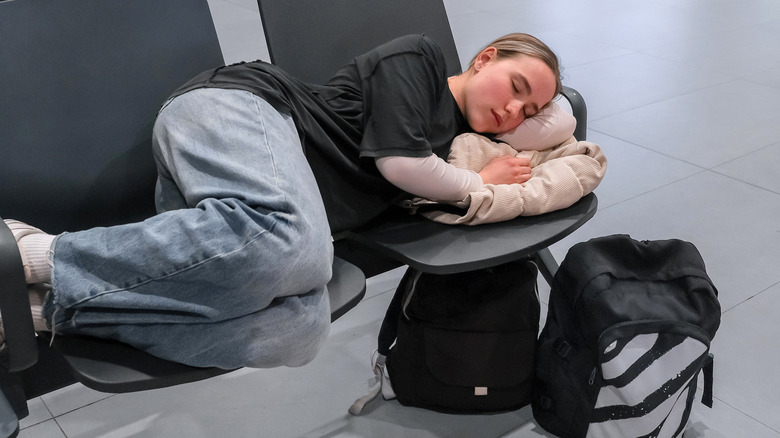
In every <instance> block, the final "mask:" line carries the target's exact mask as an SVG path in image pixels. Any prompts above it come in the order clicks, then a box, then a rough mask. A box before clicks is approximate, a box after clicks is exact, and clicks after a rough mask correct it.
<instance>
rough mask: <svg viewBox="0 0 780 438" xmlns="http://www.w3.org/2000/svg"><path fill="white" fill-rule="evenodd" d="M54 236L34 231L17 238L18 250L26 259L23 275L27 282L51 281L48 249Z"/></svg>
mask: <svg viewBox="0 0 780 438" xmlns="http://www.w3.org/2000/svg"><path fill="white" fill-rule="evenodd" d="M55 237H57V236H54V235H52V234H44V233H35V234H28V235H26V236H24V237H22V238H21V239H19V251H21V252H23V253H24V256H25V258H26V259H27V265H25V267H24V276H25V278H26V280H27V283H28V284H34V283H51V260H49V251H50V250H51V244H52V242H53V241H54V238H55Z"/></svg>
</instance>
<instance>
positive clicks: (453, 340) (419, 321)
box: [350, 260, 541, 415]
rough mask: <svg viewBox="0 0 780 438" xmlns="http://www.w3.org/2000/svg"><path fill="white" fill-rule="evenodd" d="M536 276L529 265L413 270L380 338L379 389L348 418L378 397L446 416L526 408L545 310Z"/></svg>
mask: <svg viewBox="0 0 780 438" xmlns="http://www.w3.org/2000/svg"><path fill="white" fill-rule="evenodd" d="M536 276H537V268H536V265H534V264H533V263H532V262H530V261H528V260H520V261H515V262H510V263H507V264H503V265H500V266H496V267H492V268H486V269H480V270H476V271H470V272H464V273H459V274H448V275H435V274H426V273H421V272H420V271H417V270H414V269H412V268H408V269H407V271H406V273H405V274H404V276H403V278H402V279H401V282H400V284H399V285H398V288H397V289H396V292H395V295H394V296H393V300H392V302H391V304H390V306H389V307H388V309H387V313H386V315H385V319H384V321H383V323H382V328H381V329H380V332H379V348H378V355H376V356H375V357H374V359H373V366H374V373H375V374H376V375H377V383H376V384H375V385H374V387H373V388H372V390H371V392H370V393H369V395H367V396H366V397H364V398H362V399H358V401H356V402H355V404H354V405H353V406H352V407H351V408H350V412H351V413H353V414H355V415H357V414H359V413H360V412H361V411H362V409H363V406H364V405H365V403H367V402H368V401H369V400H371V399H373V398H374V397H376V395H377V394H378V393H379V391H380V390H381V392H382V394H383V396H384V398H385V399H390V398H397V399H398V401H399V402H400V403H401V404H403V405H405V406H416V407H421V408H426V409H430V410H434V411H439V412H447V413H493V412H502V411H510V410H515V409H519V408H521V407H523V406H526V405H528V404H529V403H530V401H531V396H532V391H533V368H534V367H533V363H534V353H535V350H536V338H537V335H538V332H539V316H540V310H541V309H540V304H539V296H538V293H537V286H536ZM377 356H378V358H379V359H378V360H377ZM385 356H386V358H387V361H386V368H385V367H384V357H385ZM388 372H389V378H388V375H387V374H388ZM388 379H389V381H388ZM390 386H391V387H390Z"/></svg>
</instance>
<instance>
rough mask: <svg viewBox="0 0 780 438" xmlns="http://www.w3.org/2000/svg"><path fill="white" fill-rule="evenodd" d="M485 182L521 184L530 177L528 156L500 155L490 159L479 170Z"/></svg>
mask: <svg viewBox="0 0 780 438" xmlns="http://www.w3.org/2000/svg"><path fill="white" fill-rule="evenodd" d="M479 174H480V176H481V177H482V181H483V182H484V183H485V184H522V183H524V182H526V181H528V180H529V179H530V178H531V162H530V160H529V159H528V158H518V157H513V156H501V157H497V158H494V159H492V160H491V161H490V162H489V163H488V164H487V165H486V166H485V167H484V168H483V169H482V171H480V172H479Z"/></svg>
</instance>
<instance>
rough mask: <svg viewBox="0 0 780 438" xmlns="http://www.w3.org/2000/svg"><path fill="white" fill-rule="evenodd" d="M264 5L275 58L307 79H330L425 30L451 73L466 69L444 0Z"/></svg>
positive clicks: (277, 0)
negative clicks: (355, 61) (371, 53)
mask: <svg viewBox="0 0 780 438" xmlns="http://www.w3.org/2000/svg"><path fill="white" fill-rule="evenodd" d="M258 5H259V7H260V16H261V18H262V22H263V30H264V31H265V39H266V43H267V44H268V52H269V54H270V56H271V62H273V63H274V64H276V65H278V66H280V67H282V68H283V69H285V70H286V71H287V72H289V73H290V74H292V75H293V76H295V77H297V78H298V79H301V80H303V81H306V82H312V83H324V82H325V81H327V80H328V79H329V78H330V77H331V75H333V74H334V73H335V72H336V71H337V70H338V69H339V67H341V66H342V65H344V64H346V63H348V62H349V61H350V60H351V59H352V58H354V57H355V56H357V55H360V54H362V53H364V52H366V51H368V50H370V49H372V48H374V47H376V46H378V45H380V44H382V43H384V42H387V41H389V40H391V39H393V38H396V37H399V36H403V35H407V34H420V33H424V34H426V35H428V36H429V37H430V38H431V39H433V40H434V41H436V43H438V44H439V46H440V47H441V48H442V51H443V52H444V57H445V59H446V60H447V68H448V74H449V75H454V74H458V73H460V71H461V66H460V61H459V59H458V52H457V49H456V47H455V41H454V40H453V37H452V31H451V30H450V23H449V20H448V19H447V12H446V10H445V8H444V4H443V3H442V0H393V1H387V0H328V1H323V0H258Z"/></svg>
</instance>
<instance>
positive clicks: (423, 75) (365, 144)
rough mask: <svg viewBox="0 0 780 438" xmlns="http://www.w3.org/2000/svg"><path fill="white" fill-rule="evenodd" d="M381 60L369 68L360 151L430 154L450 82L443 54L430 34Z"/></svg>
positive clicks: (374, 154)
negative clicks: (435, 122) (433, 123)
mask: <svg viewBox="0 0 780 438" xmlns="http://www.w3.org/2000/svg"><path fill="white" fill-rule="evenodd" d="M418 41H419V44H418V47H416V48H414V50H412V49H411V48H410V49H409V50H406V51H400V52H398V53H394V54H392V55H390V56H386V57H384V58H382V59H381V60H379V61H378V62H377V63H376V64H375V65H374V66H373V69H372V70H371V71H370V72H365V73H364V74H365V76H364V86H363V87H364V93H365V102H364V105H365V107H364V110H365V111H366V114H365V116H366V125H365V131H364V135H363V140H362V142H361V145H360V156H361V157H373V158H379V157H387V156H406V157H426V156H428V155H430V154H431V153H432V151H431V144H430V141H429V140H428V137H429V134H430V131H431V126H430V123H431V121H432V120H434V119H435V114H434V112H435V111H436V109H437V107H438V101H439V99H440V98H441V95H442V93H443V91H444V88H445V87H446V84H447V77H446V70H445V68H446V67H445V63H444V58H443V56H442V55H441V51H440V50H438V47H436V46H435V45H434V44H433V43H432V42H430V40H427V39H426V38H425V37H419V40H418Z"/></svg>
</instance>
